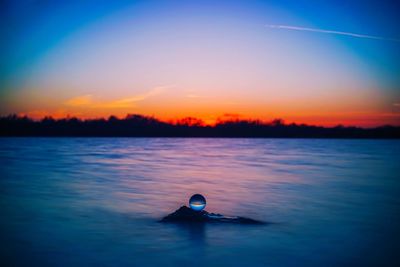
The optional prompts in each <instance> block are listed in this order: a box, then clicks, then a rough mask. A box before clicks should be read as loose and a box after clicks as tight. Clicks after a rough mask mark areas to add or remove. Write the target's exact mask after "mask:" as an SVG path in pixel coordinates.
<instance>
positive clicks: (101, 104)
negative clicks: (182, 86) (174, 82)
mask: <svg viewBox="0 0 400 267" xmlns="http://www.w3.org/2000/svg"><path fill="white" fill-rule="evenodd" d="M170 87H172V86H159V87H155V88H153V89H151V90H149V91H147V92H145V93H142V94H138V95H135V96H132V97H127V98H121V99H116V100H111V101H96V100H94V98H93V96H92V95H82V96H77V97H74V98H71V99H68V100H67V101H65V102H64V104H65V105H66V106H70V107H85V108H102V109H115V108H132V107H134V106H135V105H136V104H137V103H138V102H140V101H143V100H145V99H147V98H149V97H152V96H156V95H159V94H161V93H162V92H164V90H165V89H167V88H170Z"/></svg>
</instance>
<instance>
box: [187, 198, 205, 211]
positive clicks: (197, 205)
mask: <svg viewBox="0 0 400 267" xmlns="http://www.w3.org/2000/svg"><path fill="white" fill-rule="evenodd" d="M189 206H190V208H191V209H192V210H195V211H201V210H203V209H204V208H205V207H206V198H205V197H203V196H202V195H200V194H195V195H193V196H192V197H191V198H190V200H189Z"/></svg>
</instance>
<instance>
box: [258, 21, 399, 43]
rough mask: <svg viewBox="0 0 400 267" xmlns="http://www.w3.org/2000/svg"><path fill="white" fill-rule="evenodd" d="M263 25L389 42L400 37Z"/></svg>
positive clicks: (271, 26)
mask: <svg viewBox="0 0 400 267" xmlns="http://www.w3.org/2000/svg"><path fill="white" fill-rule="evenodd" d="M265 27H267V28H272V29H282V30H292V31H306V32H317V33H327V34H336V35H344V36H350V37H355V38H363V39H374V40H383V41H391V42H400V39H396V38H386V37H382V36H375V35H366V34H359V33H353V32H342V31H333V30H324V29H317V28H307V27H298V26H290V25H275V24H266V25H265Z"/></svg>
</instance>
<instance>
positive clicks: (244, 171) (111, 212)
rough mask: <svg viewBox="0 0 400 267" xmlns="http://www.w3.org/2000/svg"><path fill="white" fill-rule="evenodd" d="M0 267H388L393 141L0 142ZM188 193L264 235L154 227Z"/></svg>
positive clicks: (392, 259)
mask: <svg viewBox="0 0 400 267" xmlns="http://www.w3.org/2000/svg"><path fill="white" fill-rule="evenodd" d="M0 160H1V170H0V174H1V178H0V192H1V194H0V205H1V217H0V218H1V220H0V236H1V237H0V238H1V262H2V263H3V264H1V265H2V266H400V265H399V264H400V260H399V257H398V252H399V248H400V245H399V244H400V242H399V239H400V226H399V225H400V224H399V221H400V179H399V178H400V177H399V174H400V141H399V140H335V139H200V138H199V139H196V138H0ZM195 193H200V194H203V195H204V196H205V197H206V198H207V206H206V210H207V211H209V212H217V213H222V214H224V215H233V216H245V217H250V218H253V219H257V220H262V221H265V222H270V224H267V225H233V224H230V225H229V224H207V225H179V224H165V223H160V222H159V220H160V219H161V218H162V217H163V216H165V215H167V214H169V213H171V212H173V211H175V210H176V209H177V208H179V207H180V206H182V205H187V204H188V203H187V202H188V199H189V198H190V196H191V195H193V194H195Z"/></svg>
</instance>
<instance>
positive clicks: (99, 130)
mask: <svg viewBox="0 0 400 267" xmlns="http://www.w3.org/2000/svg"><path fill="white" fill-rule="evenodd" d="M0 136H1V137H143V138H147V137H156V138H307V139H309V138H324V139H400V126H390V125H387V126H381V127H376V128H360V127H346V126H341V125H339V126H335V127H322V126H313V125H305V124H294V123H292V124H285V123H283V121H282V120H279V119H278V120H274V121H272V122H268V123H266V122H261V121H258V120H235V121H224V122H219V123H217V124H216V125H215V126H208V125H204V124H202V123H201V122H200V121H199V120H196V119H194V118H189V119H187V120H185V121H183V122H180V123H176V124H173V123H167V122H163V121H160V120H157V119H155V118H153V117H145V116H141V115H128V116H127V117H126V118H125V119H118V118H116V117H110V118H109V119H92V120H80V119H77V118H66V119H59V120H55V119H52V118H44V119H42V120H40V121H35V120H32V119H30V118H27V117H18V116H16V115H11V116H7V117H0Z"/></svg>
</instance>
